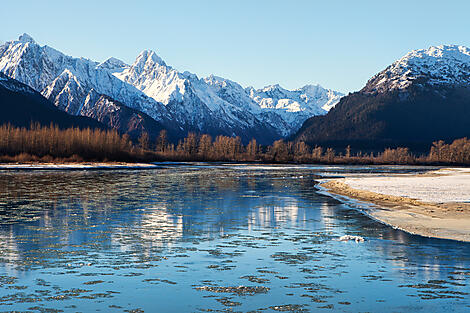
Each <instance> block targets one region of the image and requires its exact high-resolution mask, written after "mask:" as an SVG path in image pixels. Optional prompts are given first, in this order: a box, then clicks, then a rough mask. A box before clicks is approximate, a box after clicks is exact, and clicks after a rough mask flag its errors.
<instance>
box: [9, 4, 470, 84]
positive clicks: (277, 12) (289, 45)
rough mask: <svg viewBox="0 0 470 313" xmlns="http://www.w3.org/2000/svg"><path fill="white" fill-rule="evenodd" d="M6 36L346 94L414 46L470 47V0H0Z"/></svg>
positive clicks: (244, 80) (76, 52) (81, 52)
mask: <svg viewBox="0 0 470 313" xmlns="http://www.w3.org/2000/svg"><path fill="white" fill-rule="evenodd" d="M1 11H2V14H1V18H0V41H1V42H4V41H7V40H11V39H14V38H17V37H18V35H20V34H22V33H23V32H26V33H28V34H30V35H31V36H32V37H33V38H35V39H36V41H38V42H39V43H40V44H47V45H50V46H52V47H55V48H57V49H59V50H61V51H63V52H65V53H67V54H69V55H73V56H83V57H88V58H90V59H94V60H97V61H102V60H104V59H106V58H107V57H109V56H114V57H117V58H119V59H122V60H123V61H126V62H128V63H132V62H133V61H134V59H135V57H136V56H137V55H138V53H139V52H140V51H142V50H143V49H152V50H154V51H156V52H157V54H158V55H160V56H161V57H162V58H163V59H164V60H165V61H166V62H167V64H169V65H171V66H173V67H174V68H176V69H178V70H180V71H185V70H188V71H190V72H193V73H196V74H197V75H198V76H200V77H204V76H206V75H209V74H211V73H213V74H216V75H219V76H223V77H226V78H229V79H232V80H235V81H237V82H239V83H241V84H242V85H243V86H245V87H246V86H249V85H252V86H254V87H257V88H259V87H262V86H264V85H267V84H274V83H279V84H281V85H282V86H284V87H286V88H297V87H301V86H303V85H305V84H307V83H320V84H321V85H323V86H324V87H327V88H333V89H336V90H340V91H343V92H350V91H355V90H358V89H360V88H361V87H362V86H363V85H364V84H365V82H366V81H367V80H368V78H369V77H370V76H372V75H374V74H375V73H377V72H379V71H380V70H382V69H383V68H385V67H386V66H387V65H388V64H390V63H391V62H393V61H394V60H396V59H397V58H399V57H401V56H402V55H404V54H405V53H406V52H408V51H409V50H412V49H418V48H427V47H429V46H431V45H439V44H461V45H466V46H470V32H469V31H470V18H469V14H470V1H468V0H461V1H458V0H447V1H444V0H439V1H435V0H425V1H424V0H406V1H401V0H393V1H381V0H373V1H369V0H355V1H353V0H324V1H315V0H310V1H308V0H306V1H300V0H298V1H295V0H291V1H275V0H268V1H264V0H251V1H243V0H237V1H221V0H214V1H208V0H207V1H206V0H191V1H183V0H181V1H178V0H171V1H138V0H134V1H118V0H115V1H103V0H93V1H89V0H80V1H63V0H60V1H59V0H57V1H56V0H54V1H47V0H43V1H37V0H21V1H2V4H1Z"/></svg>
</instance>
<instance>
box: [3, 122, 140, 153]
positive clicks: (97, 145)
mask: <svg viewBox="0 0 470 313" xmlns="http://www.w3.org/2000/svg"><path fill="white" fill-rule="evenodd" d="M135 150H136V148H135V147H134V146H133V144H132V142H131V141H130V140H129V137H128V136H127V135H123V136H121V135H120V134H119V133H118V132H117V131H115V130H100V129H90V128H86V129H80V128H69V129H60V128H59V127H57V126H54V125H50V126H40V125H39V124H33V125H31V126H30V127H29V128H24V127H22V128H18V127H14V126H11V125H2V126H0V155H1V156H17V155H31V156H35V157H39V158H41V157H45V156H49V157H52V158H57V159H67V158H71V157H74V159H83V160H129V159H132V156H133V154H136V151H135ZM77 157H78V158H77Z"/></svg>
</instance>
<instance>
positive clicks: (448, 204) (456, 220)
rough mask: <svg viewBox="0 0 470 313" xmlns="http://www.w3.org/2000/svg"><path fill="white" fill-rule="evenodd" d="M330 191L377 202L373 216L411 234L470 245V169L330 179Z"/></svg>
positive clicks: (327, 184)
mask: <svg viewBox="0 0 470 313" xmlns="http://www.w3.org/2000/svg"><path fill="white" fill-rule="evenodd" d="M321 186H322V187H324V188H326V189H327V190H328V191H329V192H331V193H334V194H338V195H341V196H346V197H348V198H353V199H356V200H360V201H364V202H368V203H373V204H374V205H375V208H371V209H368V210H367V214H368V215H370V216H371V217H373V218H375V219H377V220H379V221H381V222H383V223H386V224H388V225H391V226H393V227H395V228H399V229H402V230H404V231H407V232H409V233H413V234H418V235H422V236H426V237H435V238H443V239H453V240H460V241H467V242H470V169H459V168H450V169H442V170H439V171H433V172H428V173H425V174H419V175H405V174H403V175H394V176H387V177H377V176H371V177H367V176H365V177H360V178H343V179H334V180H329V181H326V182H324V183H322V184H321Z"/></svg>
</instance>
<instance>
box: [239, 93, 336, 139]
mask: <svg viewBox="0 0 470 313" xmlns="http://www.w3.org/2000/svg"><path fill="white" fill-rule="evenodd" d="M247 92H248V93H249V95H250V98H252V99H253V100H254V101H255V102H256V103H258V104H259V106H260V107H261V108H262V110H263V111H270V112H273V113H275V114H277V115H279V116H280V117H281V118H282V119H283V120H284V121H285V122H286V123H287V124H288V125H291V128H292V129H293V131H296V130H298V129H299V128H300V126H301V125H302V123H303V122H304V121H305V120H306V119H308V118H309V117H312V116H317V115H325V114H326V113H327V112H328V111H329V110H330V109H331V108H332V107H334V106H335V105H336V103H338V101H339V99H340V98H341V97H343V96H344V95H343V94H342V93H340V92H337V91H333V90H329V89H325V88H323V87H321V86H320V85H306V86H304V87H302V88H299V89H296V90H287V89H284V88H282V87H281V86H279V85H271V86H267V87H264V88H263V89H258V90H255V89H254V88H252V87H248V88H247Z"/></svg>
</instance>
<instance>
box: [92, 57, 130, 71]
mask: <svg viewBox="0 0 470 313" xmlns="http://www.w3.org/2000/svg"><path fill="white" fill-rule="evenodd" d="M126 67H128V65H127V64H126V63H124V62H123V61H121V60H119V59H116V58H115V57H110V58H108V59H106V60H105V61H103V62H101V63H100V64H98V65H97V68H103V69H107V70H110V71H112V72H114V71H119V70H121V71H122V70H124V69H125V68H126Z"/></svg>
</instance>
